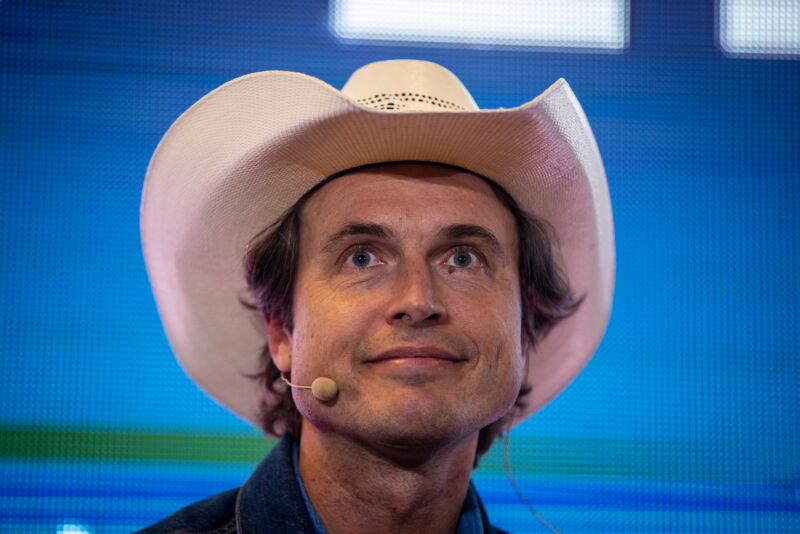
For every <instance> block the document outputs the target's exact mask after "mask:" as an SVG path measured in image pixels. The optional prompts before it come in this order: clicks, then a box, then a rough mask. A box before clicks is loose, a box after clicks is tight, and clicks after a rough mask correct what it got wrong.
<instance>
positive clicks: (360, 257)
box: [347, 250, 377, 269]
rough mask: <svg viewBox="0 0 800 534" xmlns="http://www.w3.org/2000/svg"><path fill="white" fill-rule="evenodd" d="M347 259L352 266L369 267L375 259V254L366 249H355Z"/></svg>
mask: <svg viewBox="0 0 800 534" xmlns="http://www.w3.org/2000/svg"><path fill="white" fill-rule="evenodd" d="M347 261H348V262H350V265H352V266H353V267H359V268H362V269H363V268H365V267H370V266H371V265H372V264H373V263H375V262H376V261H377V259H376V258H375V254H373V253H372V252H370V251H368V250H357V251H355V252H353V253H352V254H350V256H348V258H347Z"/></svg>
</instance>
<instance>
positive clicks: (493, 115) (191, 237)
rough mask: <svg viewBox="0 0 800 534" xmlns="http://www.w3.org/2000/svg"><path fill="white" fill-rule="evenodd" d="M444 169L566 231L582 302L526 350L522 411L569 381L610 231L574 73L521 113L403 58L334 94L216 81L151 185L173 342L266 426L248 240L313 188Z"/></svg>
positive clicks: (158, 155) (599, 168)
mask: <svg viewBox="0 0 800 534" xmlns="http://www.w3.org/2000/svg"><path fill="white" fill-rule="evenodd" d="M412 160H413V161H425V162H435V163H445V164H449V165H454V166H457V167H461V168H463V169H466V170H469V171H473V172H475V173H478V174H481V175H484V176H487V177H489V178H491V179H492V180H493V181H495V182H496V183H497V184H499V185H500V186H501V187H503V188H504V189H505V190H506V191H508V193H510V194H511V196H513V197H514V198H515V199H516V201H517V202H518V203H519V205H520V206H521V207H522V208H523V209H524V210H526V211H528V212H530V213H532V214H534V215H536V216H538V217H541V218H544V219H546V220H547V221H549V222H550V224H551V225H552V226H553V228H554V229H555V232H556V234H557V238H558V244H559V247H560V258H561V261H560V263H561V265H562V267H563V269H564V271H565V273H566V275H567V277H568V279H569V281H570V284H571V286H572V288H573V290H574V291H575V294H576V295H585V300H584V301H583V303H582V304H581V306H580V307H579V308H578V311H577V312H576V313H575V314H574V315H572V316H571V317H569V318H568V319H566V320H564V321H562V322H561V323H559V324H558V325H557V326H556V327H555V328H554V329H553V330H552V331H551V332H550V333H549V334H548V335H547V337H545V338H544V339H543V340H542V341H541V342H540V343H539V344H538V345H537V346H536V348H535V350H533V351H532V352H531V354H530V355H529V356H530V358H531V359H530V364H529V377H528V383H529V384H531V385H532V386H533V391H532V393H531V396H530V397H529V399H530V404H529V406H528V409H527V412H526V413H525V414H524V415H525V416H528V415H530V414H531V413H533V412H535V411H536V410H538V409H539V408H541V407H542V406H543V405H544V404H546V403H547V402H548V401H550V400H551V399H552V398H553V397H555V396H556V395H557V394H558V393H559V392H560V391H561V390H563V389H564V388H565V387H566V386H567V385H568V384H569V383H570V382H571V381H572V379H573V378H574V377H575V376H576V375H577V374H578V373H579V372H580V371H581V369H582V368H583V367H584V365H585V364H586V362H587V361H588V360H589V358H591V356H592V354H593V353H594V351H595V349H596V347H597V345H598V343H599V342H600V339H601V338H602V336H603V333H604V332H605V329H606V325H607V323H608V316H609V312H610V308H611V300H612V295H613V286H614V261H615V259H614V229H613V223H612V216H611V205H610V201H609V195H608V185H607V183H606V177H605V171H604V169H603V163H602V161H601V159H600V153H599V152H598V149H597V143H596V142H595V139H594V136H593V134H592V130H591V128H590V127H589V123H588V122H587V120H586V116H585V114H584V112H583V110H582V109H581V106H580V104H579V103H578V100H577V99H576V98H575V95H574V94H573V92H572V90H571V89H570V87H569V85H568V84H567V82H566V81H564V80H563V79H560V80H558V81H556V82H555V83H554V84H553V85H552V86H550V87H549V88H548V89H546V90H545V91H544V92H543V93H542V94H541V95H539V96H538V97H536V98H534V99H533V100H531V101H530V102H528V103H526V104H523V105H521V106H519V107H515V108H511V109H478V107H477V105H476V104H475V101H474V100H473V99H472V97H471V96H470V94H469V92H468V91H467V90H466V88H465V87H464V86H463V84H462V83H461V82H460V81H459V79H458V78H456V76H455V75H454V74H452V73H451V72H450V71H448V70H447V69H445V68H443V67H441V66H439V65H436V64H434V63H429V62H424V61H410V60H395V61H381V62H377V63H371V64H369V65H366V66H364V67H362V68H361V69H359V70H357V71H356V72H355V73H354V74H353V75H352V76H351V77H350V79H349V81H348V82H347V83H346V84H345V86H344V88H343V89H342V90H341V91H339V90H337V89H335V88H334V87H331V86H330V85H328V84H326V83H325V82H323V81H321V80H319V79H317V78H313V77H311V76H308V75H305V74H300V73H296V72H284V71H267V72H256V73H253V74H249V75H246V76H242V77H240V78H236V79H234V80H231V81H229V82H228V83H226V84H224V85H222V86H220V87H218V88H217V89H215V90H213V91H212V92H210V93H209V94H207V95H206V96H204V97H203V98H201V99H200V100H199V101H198V102H196V103H195V104H194V105H192V106H191V107H190V108H189V109H188V110H186V111H185V112H184V113H183V114H182V115H181V116H180V117H179V118H178V119H177V120H176V121H175V123H174V124H173V125H172V126H171V127H170V129H169V130H168V131H167V133H166V134H165V135H164V137H163V138H162V140H161V142H160V143H159V145H158V148H157V149H156V151H155V153H154V154H153V157H152V159H151V161H150V166H149V168H148V169H147V176H146V180H145V184H144V191H143V194H142V206H141V233H142V246H143V249H144V258H145V262H146V265H147V272H148V275H149V278H150V283H151V285H152V288H153V293H154V294H155V299H156V303H157V305H158V311H159V314H160V316H161V321H162V323H163V325H164V329H165V330H166V334H167V337H168V339H169V342H170V345H171V347H172V350H173V351H174V353H175V355H176V357H177V358H178V361H179V362H180V364H181V365H182V366H183V368H184V370H185V371H186V372H187V373H188V374H189V376H190V377H191V378H192V379H193V380H194V381H195V382H196V383H197V384H198V385H199V386H200V387H201V388H203V389H204V390H205V391H206V392H207V393H208V394H209V395H211V397H213V398H214V399H216V400H217V401H218V402H220V403H221V404H223V405H224V406H226V407H228V408H229V409H231V410H233V411H234V412H235V413H237V414H238V415H239V416H241V417H243V418H244V419H246V420H248V421H250V422H251V423H252V424H254V425H256V426H258V403H259V400H260V396H259V386H258V384H257V383H256V381H255V380H253V379H251V378H248V377H247V375H252V374H253V373H256V372H258V371H259V370H260V369H259V355H260V352H261V349H262V348H263V345H264V342H265V333H264V328H263V323H262V322H261V321H260V320H259V318H258V317H256V315H255V312H253V311H252V310H248V309H246V308H245V307H243V306H242V304H241V302H240V299H241V298H242V297H243V296H245V295H246V292H245V291H246V285H245V281H244V275H243V273H244V271H243V267H242V258H243V254H244V250H245V247H246V244H247V243H248V242H249V241H250V240H251V239H252V238H253V236H255V235H256V234H257V233H258V232H259V231H261V230H263V229H264V228H265V227H267V226H268V225H270V224H271V223H272V222H274V221H275V220H276V219H277V218H278V217H279V216H280V215H281V214H282V213H283V212H284V211H285V210H286V209H288V208H289V207H290V206H292V205H293V204H294V203H295V202H296V201H297V200H298V199H299V198H300V196H301V195H303V193H305V192H306V191H307V190H309V189H310V188H311V187H313V186H314V185H315V184H316V183H318V182H320V181H321V180H323V179H324V178H326V177H328V176H330V175H332V174H335V173H338V172H340V171H343V170H347V169H351V168H354V167H358V166H362V165H366V164H370V163H379V162H394V161H412Z"/></svg>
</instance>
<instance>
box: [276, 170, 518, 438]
mask: <svg viewBox="0 0 800 534" xmlns="http://www.w3.org/2000/svg"><path fill="white" fill-rule="evenodd" d="M301 226H302V229H301V234H300V257H299V261H298V271H297V277H296V286H295V288H294V307H293V314H294V326H293V330H292V331H291V332H288V331H286V330H285V329H283V330H282V332H279V331H278V330H277V329H276V328H274V327H273V328H271V329H270V349H271V352H272V354H273V355H276V356H273V358H274V359H275V361H276V364H277V365H278V367H279V368H280V369H281V370H282V371H286V372H289V371H290V372H291V378H292V381H293V382H294V383H298V384H310V383H311V382H312V381H313V380H314V379H315V378H316V377H319V376H328V377H331V378H333V379H334V380H335V381H336V382H337V383H338V385H339V395H338V397H337V398H336V400H335V401H333V402H331V403H328V404H324V403H321V402H320V401H318V400H316V399H315V398H313V397H312V396H311V394H310V392H309V391H308V390H293V393H294V400H295V403H296V405H297V407H298V409H299V411H300V412H301V414H302V415H303V417H304V418H305V419H306V421H304V423H303V424H304V428H305V425H308V424H309V423H310V424H312V425H314V426H315V427H317V428H318V429H321V430H324V431H333V432H337V433H339V434H341V435H345V436H349V437H352V438H354V439H357V440H360V441H364V440H367V441H371V442H374V443H376V444H380V445H382V446H390V447H403V446H410V445H415V444H421V443H430V442H449V441H453V440H456V439H461V438H464V437H468V436H470V435H472V434H474V433H475V432H477V431H478V430H479V429H480V428H482V427H484V426H485V425H487V424H489V423H491V422H493V421H495V420H497V419H499V418H500V417H502V416H503V415H504V414H505V413H506V412H507V411H508V409H509V408H510V407H511V406H512V405H513V403H514V401H515V399H516V397H517V393H518V391H519V387H520V384H521V381H522V378H523V373H524V359H523V355H522V348H521V347H522V330H521V310H520V289H519V274H518V269H517V235H516V227H515V222H514V218H513V216H512V215H511V213H510V212H509V211H508V210H507V209H506V208H505V207H504V206H503V205H502V204H501V203H500V202H499V201H498V200H497V198H496V197H495V195H494V193H493V192H492V190H491V189H490V187H489V186H488V185H487V184H486V183H485V182H483V181H482V180H481V179H479V178H477V177H476V176H474V175H472V174H469V173H466V172H461V171H457V170H453V169H449V168H445V167H441V166H435V165H427V164H421V163H420V164H403V165H398V164H394V165H384V166H380V167H372V168H370V169H366V170H361V171H357V172H354V173H352V174H348V175H344V176H342V177H340V178H337V179H335V180H334V181H332V182H330V183H329V184H327V185H325V186H324V187H322V188H321V189H320V190H319V191H317V192H316V193H315V194H314V196H313V197H312V198H311V199H310V201H309V202H308V204H307V205H306V206H305V208H304V209H303V212H302V224H301Z"/></svg>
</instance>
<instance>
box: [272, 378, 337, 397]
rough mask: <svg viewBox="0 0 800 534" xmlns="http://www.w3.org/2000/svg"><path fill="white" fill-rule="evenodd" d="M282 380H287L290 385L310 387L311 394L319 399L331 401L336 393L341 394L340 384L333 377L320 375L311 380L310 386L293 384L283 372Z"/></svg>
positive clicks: (303, 387) (301, 387)
mask: <svg viewBox="0 0 800 534" xmlns="http://www.w3.org/2000/svg"><path fill="white" fill-rule="evenodd" d="M281 380H283V381H284V382H286V384H287V385H288V386H289V387H293V388H298V389H310V390H311V394H312V395H314V397H316V399H317V400H319V401H322V402H330V401H332V400H333V399H335V398H336V395H338V394H339V386H338V385H337V384H336V381H334V380H333V379H332V378H328V377H327V376H319V377H317V378H315V379H314V381H313V382H311V385H310V386H300V385H297V384H292V383H291V382H289V380H287V379H286V377H285V376H284V374H283V373H281Z"/></svg>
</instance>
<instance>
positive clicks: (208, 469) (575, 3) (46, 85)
mask: <svg viewBox="0 0 800 534" xmlns="http://www.w3.org/2000/svg"><path fill="white" fill-rule="evenodd" d="M0 32H2V34H1V35H2V37H1V39H2V41H1V42H0V68H2V71H1V72H0V136H1V137H0V177H1V180H2V181H1V182H0V183H1V184H2V189H0V269H1V270H2V282H0V299H1V300H2V309H0V314H2V323H1V324H0V337H1V341H2V343H0V365H1V366H2V369H1V371H0V531H2V532H42V533H57V532H73V533H77V532H97V533H100V532H129V531H131V530H134V529H137V528H140V527H143V526H145V525H146V524H149V523H151V522H153V521H155V520H157V519H159V518H162V517H164V516H165V515H167V514H169V513H171V512H173V511H175V510H176V509H178V508H179V507H181V506H183V505H185V504H187V503H190V502H192V501H195V500H197V499H200V498H203V497H206V496H208V495H211V494H214V493H217V492H219V491H222V490H225V489H228V488H231V487H235V486H238V485H240V484H241V483H242V482H243V481H244V479H245V478H246V477H247V476H248V474H249V473H250V471H251V470H252V468H253V467H254V466H255V464H256V463H257V462H258V461H259V460H260V459H261V457H262V456H263V455H264V454H265V453H266V451H267V450H268V449H269V447H271V446H272V444H273V442H272V441H269V440H265V439H264V438H263V437H261V435H260V434H259V432H258V431H256V430H254V429H252V428H250V427H249V426H247V425H246V424H245V423H243V422H242V421H240V420H238V419H237V418H235V417H234V416H232V415H231V414H229V413H228V412H226V411H225V410H224V409H223V408H220V407H219V406H217V405H216V404H215V403H214V402H213V401H211V400H210V399H208V398H207V397H206V396H205V395H204V394H203V393H202V392H201V391H199V390H198V389H197V388H196V387H195V386H194V385H193V383H192V382H191V381H190V380H189V379H188V378H186V377H185V376H184V374H183V372H182V371H181V369H180V368H179V366H178V365H177V363H176V362H175V360H174V359H173V357H172V356H171V353H170V349H169V346H168V344H167V341H166V339H165V337H164V334H163V331H162V329H161V325H160V322H159V319H158V316H157V313H156V308H155V304H154V302H153V298H152V295H151V293H150V289H149V285H148V281H147V278H146V274H145V270H144V265H143V261H142V256H141V252H140V245H139V232H138V210H139V199H140V193H141V186H142V181H143V177H144V173H145V169H146V167H147V163H148V160H149V158H150V155H151V154H152V152H153V150H154V149H155V147H156V145H157V143H158V141H159V139H160V137H161V135H162V134H163V133H164V132H165V131H166V130H167V128H168V127H169V126H170V124H171V123H172V121H173V120H174V119H175V118H177V117H178V115H180V113H182V112H183V111H184V110H185V109H186V108H187V107H189V106H190V105H191V104H192V103H194V102H195V101H196V100H197V99H199V98H200V97H202V96H203V95H204V94H206V93H207V92H209V91H211V90H212V89H214V88H215V87H217V86H218V85H220V84H222V83H224V82H226V81H228V80H230V79H232V78H235V77H237V76H240V75H243V74H246V73H249V72H253V71H260V70H272V69H282V70H292V71H300V72H305V73H308V74H311V75H314V76H317V77H319V78H321V79H323V80H325V81H326V82H328V83H330V84H332V85H333V86H335V87H341V86H342V85H343V84H344V82H345V81H346V79H347V77H348V76H349V74H350V73H351V72H352V71H353V70H354V69H356V68H357V67H359V66H361V65H363V64H365V63H368V62H370V61H375V60H380V59H390V58H419V59H428V60H431V61H435V62H437V63H440V64H442V65H444V66H446V67H447V68H449V69H450V70H452V71H453V72H455V73H456V74H457V75H458V76H459V77H460V78H461V79H462V80H463V82H464V83H465V85H466V86H467V87H468V88H469V89H470V90H471V92H472V94H473V96H474V97H475V99H476V101H477V102H478V105H479V106H481V107H483V108H494V107H501V106H502V107H512V106H516V105H518V104H521V103H524V102H527V101H528V100H530V99H531V98H533V97H534V96H536V95H538V94H539V93H540V92H541V91H543V90H544V89H545V88H547V87H548V86H549V85H550V84H551V83H552V82H553V81H555V80H556V79H557V78H559V77H564V78H566V79H567V80H568V81H569V82H570V84H571V85H572V88H573V89H574V91H575V93H576V94H577V95H578V98H579V99H580V100H581V102H582V103H583V106H584V108H585V110H586V113H587V115H588V117H589V120H590V122H591V124H592V126H593V129H594V132H595V135H596V137H597V141H598V143H599V145H600V150H601V152H602V154H603V157H604V160H605V164H606V170H607V173H608V180H609V186H610V191H611V199H612V204H613V207H614V216H615V224H616V232H617V234H616V236H617V254H618V271H617V289H616V298H615V303H614V309H613V312H612V317H611V322H610V325H609V329H608V333H607V335H606V337H605V340H604V341H603V343H602V345H601V346H600V349H599V350H598V352H597V354H596V356H595V358H594V359H593V360H592V361H591V363H590V364H589V365H588V367H587V368H586V370H585V371H584V372H583V373H582V374H581V375H580V376H579V377H578V378H577V380H576V381H575V382H574V383H573V385H572V386H571V387H570V388H569V389H567V390H566V391H565V392H564V393H563V394H562V395H561V396H560V397H558V398H557V399H556V400H555V401H554V402H552V403H551V404H550V405H548V406H547V407H546V408H545V409H544V410H543V411H541V412H540V413H539V414H538V415H536V416H535V417H533V418H531V419H530V420H529V421H527V422H526V423H524V424H523V425H521V426H519V427H517V428H516V429H515V430H514V431H513V432H512V434H511V440H510V445H509V456H510V461H511V468H512V470H513V473H514V476H515V478H516V480H517V483H518V484H519V486H520V488H521V490H522V493H523V494H524V496H525V498H526V499H527V500H528V501H529V502H530V503H531V504H532V505H533V506H534V507H535V508H536V509H537V510H538V511H539V512H540V513H541V514H542V515H543V516H544V517H545V518H546V519H547V520H548V521H550V522H551V523H553V524H554V525H555V526H556V527H558V528H559V529H560V530H561V531H562V532H564V533H569V532H726V533H729V532H748V533H749V532H792V531H794V532H800V421H799V420H798V415H800V358H798V356H800V349H799V348H798V347H799V346H800V335H799V334H798V331H799V330H800V317H799V315H800V313H798V311H799V310H800V306H799V305H798V302H797V301H798V297H800V291H799V290H800V277H799V276H798V268H797V264H798V260H799V259H800V258H799V257H798V251H799V250H800V213H799V211H798V207H799V206H800V179H799V177H798V172H799V169H800V166H799V165H798V163H800V129H799V128H798V125H800V106H798V104H799V103H800V98H799V97H800V91H799V90H798V82H799V81H800V63H799V62H798V58H800V2H798V1H797V0H771V1H770V0H749V1H748V0H719V1H718V2H713V1H697V0H675V1H670V2H662V1H656V0H627V1H626V0H560V1H558V0H528V1H524V0H517V1H514V0H495V1H483V2H480V1H474V0H461V1H456V0H440V1H435V0H428V1H423V0H405V1H377V0H373V1H367V0H349V1H348V0H330V2H326V1H324V0H297V1H293V2H278V1H268V0H264V1H228V2H210V1H199V0H198V1H159V2H155V1H150V2H148V1H136V0H128V1H124V0H120V1H115V2H71V1H63V2H55V1H54V2H38V1H33V0H31V1H25V2H21V1H20V2H18V1H3V2H0ZM501 453H502V447H501V446H499V445H496V446H495V448H494V449H493V450H492V451H491V452H490V453H489V455H488V456H487V457H486V458H485V459H484V460H483V462H482V465H481V468H480V469H479V470H478V471H477V472H476V474H475V483H476V485H477V486H478V489H479V491H480V493H481V494H482V495H483V498H484V502H485V503H486V505H487V507H488V510H489V514H490V517H491V518H492V520H493V522H494V523H495V524H496V525H498V526H500V527H502V528H505V529H508V530H511V531H513V532H545V529H544V528H543V527H542V526H541V525H539V524H538V523H537V522H536V521H535V519H534V518H533V516H532V515H531V513H530V512H529V511H528V510H527V509H526V507H525V506H524V505H523V504H522V502H521V501H520V499H519V498H518V497H517V495H516V494H515V493H514V491H513V489H512V486H511V484H510V483H509V482H508V480H507V478H506V476H505V474H504V471H503V462H502V454H501Z"/></svg>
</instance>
